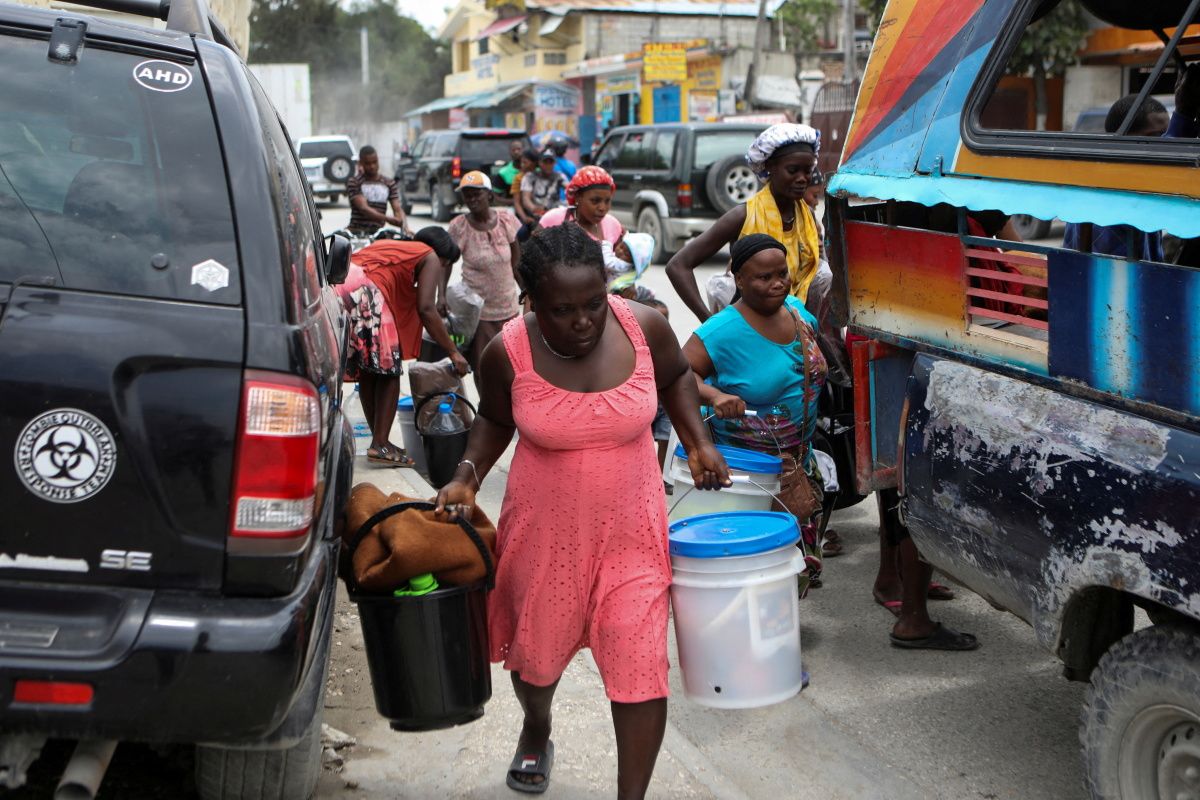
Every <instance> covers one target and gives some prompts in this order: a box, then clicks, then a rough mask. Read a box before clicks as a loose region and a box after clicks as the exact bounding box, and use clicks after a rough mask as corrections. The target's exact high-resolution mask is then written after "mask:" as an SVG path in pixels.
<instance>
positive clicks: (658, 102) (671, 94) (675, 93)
mask: <svg viewBox="0 0 1200 800" xmlns="http://www.w3.org/2000/svg"><path fill="white" fill-rule="evenodd" d="M680 110H681V109H680V104H679V87H678V86H674V85H672V86H659V87H658V88H657V89H655V90H654V121H655V122H656V123H658V122H681V121H682V120H683V117H681V116H680Z"/></svg>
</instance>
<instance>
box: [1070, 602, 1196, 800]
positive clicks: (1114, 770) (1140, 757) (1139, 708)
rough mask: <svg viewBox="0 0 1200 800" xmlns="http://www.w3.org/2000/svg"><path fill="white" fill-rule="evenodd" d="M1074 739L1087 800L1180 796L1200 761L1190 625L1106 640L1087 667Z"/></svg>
mask: <svg viewBox="0 0 1200 800" xmlns="http://www.w3.org/2000/svg"><path fill="white" fill-rule="evenodd" d="M1079 739H1080V743H1081V744H1082V745H1083V766H1084V781H1085V783H1086V784H1087V788H1088V792H1089V794H1090V796H1091V797H1092V798H1093V800H1122V798H1124V800H1133V799H1134V798H1150V797H1176V796H1184V795H1183V794H1180V792H1183V791H1184V790H1185V789H1186V788H1187V787H1188V786H1189V785H1190V784H1187V781H1188V780H1189V778H1191V777H1192V776H1191V775H1190V774H1189V773H1191V772H1192V771H1194V770H1195V768H1196V767H1197V766H1200V764H1197V761H1198V760H1200V756H1198V755H1197V750H1198V747H1200V744H1198V743H1200V634H1198V633H1197V630H1196V629H1195V628H1194V627H1192V626H1190V625H1189V626H1181V625H1156V626H1154V627H1152V628H1144V629H1142V630H1140V631H1137V632H1135V633H1131V634H1129V635H1128V636H1126V637H1125V638H1123V639H1121V640H1120V641H1119V642H1117V643H1116V644H1115V645H1113V646H1112V647H1111V648H1110V649H1109V651H1108V652H1107V653H1106V654H1105V655H1104V657H1103V658H1102V659H1100V663H1099V665H1098V666H1097V667H1096V671H1095V672H1094V673H1092V681H1091V687H1090V688H1089V690H1088V695H1087V705H1085V706H1084V710H1083V715H1082V718H1081V721H1080V728H1079ZM1160 778H1161V779H1162V780H1165V781H1168V783H1166V784H1165V785H1163V784H1162V783H1160Z"/></svg>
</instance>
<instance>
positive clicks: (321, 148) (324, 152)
mask: <svg viewBox="0 0 1200 800" xmlns="http://www.w3.org/2000/svg"><path fill="white" fill-rule="evenodd" d="M335 156H345V157H346V158H354V148H352V147H351V146H350V143H349V142H345V141H341V140H336V139H335V140H333V141H328V142H301V143H300V157H301V158H333V157H335Z"/></svg>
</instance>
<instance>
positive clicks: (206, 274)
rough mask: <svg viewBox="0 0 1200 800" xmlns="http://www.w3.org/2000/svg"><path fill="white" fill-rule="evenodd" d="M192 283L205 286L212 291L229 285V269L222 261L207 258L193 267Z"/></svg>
mask: <svg viewBox="0 0 1200 800" xmlns="http://www.w3.org/2000/svg"><path fill="white" fill-rule="evenodd" d="M192 285H193V286H203V287H204V288H205V289H208V290H209V291H210V292H215V291H216V290H217V289H224V288H225V287H226V286H228V285H229V269H228V268H226V267H225V266H224V265H223V264H221V262H220V261H214V260H213V259H211V258H210V259H207V260H206V261H201V262H200V263H199V264H197V265H196V266H194V267H192Z"/></svg>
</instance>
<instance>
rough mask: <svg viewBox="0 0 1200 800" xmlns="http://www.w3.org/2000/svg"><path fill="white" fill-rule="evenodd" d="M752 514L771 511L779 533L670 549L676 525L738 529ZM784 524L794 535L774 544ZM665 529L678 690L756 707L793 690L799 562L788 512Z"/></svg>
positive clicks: (700, 520)
mask: <svg viewBox="0 0 1200 800" xmlns="http://www.w3.org/2000/svg"><path fill="white" fill-rule="evenodd" d="M753 516H770V517H775V518H779V519H777V520H775V521H773V522H772V524H774V525H775V526H776V528H777V529H778V530H779V533H776V534H774V535H773V536H771V537H765V538H763V539H762V540H761V541H762V543H764V544H767V545H770V547H769V549H766V550H763V551H762V552H755V553H749V554H740V555H728V556H715V557H714V556H701V557H692V556H684V555H679V554H677V552H676V550H677V549H683V548H679V547H677V545H678V538H677V535H678V534H679V532H680V528H681V526H688V525H698V524H710V525H716V526H717V527H716V529H717V530H720V528H721V527H722V526H725V524H726V523H728V527H731V528H734V529H738V530H740V531H741V532H742V533H744V532H745V529H746V525H747V524H751V525H752V524H754V521H753V520H750V521H749V523H747V518H748V517H753ZM788 525H790V529H791V530H792V531H794V532H795V536H794V538H791V541H785V542H784V543H782V544H780V543H779V542H780V541H781V540H783V539H786V538H787V537H788V536H790V534H789V535H787V536H785V535H784V534H783V533H782V531H783V530H784V529H785V527H786V526H788ZM671 534H672V540H671V542H672V555H671V567H672V569H673V570H674V578H673V582H672V586H671V605H672V614H673V617H674V622H675V639H676V645H677V648H678V652H679V667H680V671H681V672H682V674H683V693H684V696H686V697H687V698H688V699H689V700H692V701H693V702H696V703H699V704H700V705H705V706H710V707H713V708H758V707H760V706H766V705H771V704H773V703H779V702H782V701H784V700H787V699H788V698H790V697H792V696H794V695H795V694H797V693H798V692H799V691H800V689H801V688H802V684H803V677H802V674H801V668H800V666H801V665H800V603H799V593H798V590H797V581H796V576H797V575H799V574H800V573H802V572H803V571H804V568H805V567H804V555H803V553H802V552H801V551H800V550H799V549H797V548H796V546H795V543H796V540H797V539H798V538H799V530H798V529H797V528H796V527H795V520H794V519H792V518H791V516H790V515H787V514H782V513H777V512H766V513H763V512H758V513H757V514H749V515H748V514H746V513H745V512H735V513H732V514H712V515H706V516H704V517H692V518H689V519H686V520H680V521H679V522H676V523H674V524H673V525H672V526H671ZM743 540H745V537H743ZM732 549H734V550H738V549H746V548H745V547H735V548H732Z"/></svg>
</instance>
